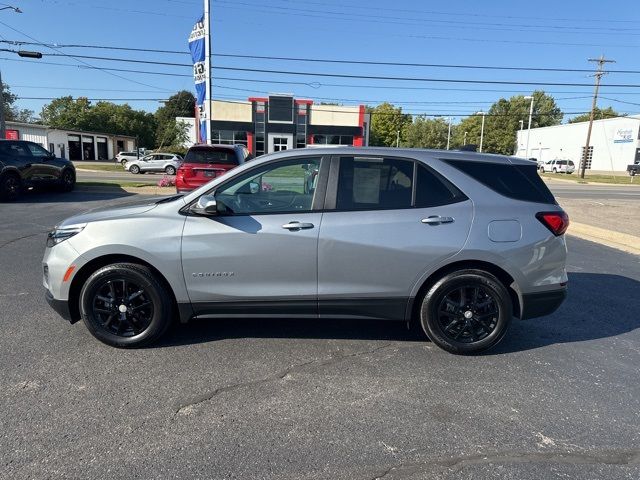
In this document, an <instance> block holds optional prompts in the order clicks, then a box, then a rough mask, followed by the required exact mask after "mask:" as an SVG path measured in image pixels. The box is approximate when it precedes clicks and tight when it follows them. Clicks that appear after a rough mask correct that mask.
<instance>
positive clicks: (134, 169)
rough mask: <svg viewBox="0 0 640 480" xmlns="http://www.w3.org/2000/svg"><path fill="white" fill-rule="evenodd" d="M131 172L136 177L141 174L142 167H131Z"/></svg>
mask: <svg viewBox="0 0 640 480" xmlns="http://www.w3.org/2000/svg"><path fill="white" fill-rule="evenodd" d="M129 171H130V172H131V173H133V174H134V175H137V174H138V173H140V167H139V166H138V165H131V167H129Z"/></svg>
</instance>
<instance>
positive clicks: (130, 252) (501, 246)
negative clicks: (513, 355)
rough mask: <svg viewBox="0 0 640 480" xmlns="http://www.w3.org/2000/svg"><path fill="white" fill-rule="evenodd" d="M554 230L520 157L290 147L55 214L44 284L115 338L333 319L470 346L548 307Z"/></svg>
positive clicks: (145, 339) (557, 290)
mask: <svg viewBox="0 0 640 480" xmlns="http://www.w3.org/2000/svg"><path fill="white" fill-rule="evenodd" d="M567 226H568V217H567V215H566V214H565V213H564V212H563V211H562V209H561V208H560V207H559V206H558V204H557V203H556V201H555V199H554V197H553V195H552V194H551V192H550V191H549V190H548V189H547V187H546V186H545V185H544V183H543V182H542V180H541V179H540V178H539V176H538V175H537V172H536V166H535V164H533V163H532V162H530V161H528V160H523V159H517V158H508V157H502V156H496V155H483V154H477V153H471V152H453V151H430V150H402V149H376V148H358V149H354V148H349V147H346V148H345V147H341V148H326V149H296V150H289V151H285V152H279V153H277V154H273V155H266V156H263V157H261V158H259V159H257V160H255V161H252V162H249V163H246V164H244V165H241V166H239V167H237V168H235V169H234V170H231V171H229V172H227V173H226V174H224V175H222V176H220V177H218V178H216V179H215V180H213V181H211V182H210V183H207V184H205V185H203V186H202V187H200V188H198V189H197V190H194V191H193V192H191V193H189V194H188V195H186V196H182V195H177V196H173V197H168V198H164V199H160V200H155V201H151V200H147V201H145V202H143V203H140V204H137V205H128V206H121V207H119V208H110V209H105V210H102V211H93V212H90V213H86V214H83V215H78V216H75V217H72V218H70V219H68V220H65V221H64V222H62V223H61V224H60V225H58V226H57V227H56V228H55V229H54V230H53V231H51V232H50V233H49V234H48V238H47V249H46V251H45V254H44V259H43V269H44V286H45V288H46V289H47V292H46V296H47V299H48V301H49V303H50V304H51V306H52V307H53V308H54V309H55V310H56V311H58V312H59V313H60V314H61V315H62V316H63V317H65V318H67V319H68V320H70V321H71V322H72V323H73V322H76V321H78V320H80V319H82V320H83V321H84V323H85V325H86V326H87V328H88V329H89V330H90V331H91V333H92V334H93V335H94V336H95V337H96V338H98V339H99V340H101V341H103V342H105V343H107V344H109V345H113V346H117V347H136V346H141V345H146V344H149V343H151V342H153V341H155V340H157V339H158V338H159V337H160V336H161V335H162V334H163V333H164V332H165V330H166V329H167V327H168V326H169V324H170V323H171V322H172V321H173V320H174V319H176V318H178V319H180V321H182V322H186V321H188V320H189V319H191V318H194V317H208V318H228V317H243V318H245V317H259V318H265V317H266V318H272V317H273V318H285V317H295V318H314V319H325V318H337V317H339V318H366V319H381V320H399V321H405V322H417V323H418V324H419V325H421V327H422V328H423V329H424V331H425V332H426V334H427V336H428V337H429V338H430V339H431V340H432V341H433V342H434V343H436V344H437V345H438V346H440V347H442V348H444V349H445V350H448V351H450V352H453V353H462V354H464V353H474V352H478V351H481V350H485V349H487V348H490V347H492V346H494V345H495V344H497V343H498V342H499V341H500V340H501V339H502V337H503V336H504V334H505V333H506V331H507V327H508V326H509V323H510V322H511V319H512V317H514V316H515V317H519V318H521V319H528V318H532V317H538V316H542V315H547V314H550V313H552V312H553V311H555V310H556V308H558V306H559V305H560V304H561V303H562V301H563V300H564V298H565V295H566V285H567V274H566V270H565V261H566V253H567V249H566V244H565V238H564V235H563V234H564V232H565V230H566V229H567ZM150 237H152V238H153V241H149V240H150Z"/></svg>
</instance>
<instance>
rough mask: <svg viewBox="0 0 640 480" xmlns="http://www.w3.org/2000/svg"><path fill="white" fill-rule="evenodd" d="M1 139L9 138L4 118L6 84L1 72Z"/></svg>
mask: <svg viewBox="0 0 640 480" xmlns="http://www.w3.org/2000/svg"><path fill="white" fill-rule="evenodd" d="M0 138H1V139H3V140H4V139H5V138H7V124H6V123H5V118H4V84H3V83H2V72H0Z"/></svg>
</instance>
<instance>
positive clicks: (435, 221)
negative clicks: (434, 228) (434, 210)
mask: <svg viewBox="0 0 640 480" xmlns="http://www.w3.org/2000/svg"><path fill="white" fill-rule="evenodd" d="M421 222H422V223H426V224H427V225H440V224H442V223H453V222H454V218H453V217H441V216H440V215H431V216H430V217H427V218H423V219H422V220H421Z"/></svg>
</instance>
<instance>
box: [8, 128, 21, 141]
mask: <svg viewBox="0 0 640 480" xmlns="http://www.w3.org/2000/svg"><path fill="white" fill-rule="evenodd" d="M5 138H6V139H7V140H20V132H19V131H18V130H6V133H5Z"/></svg>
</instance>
